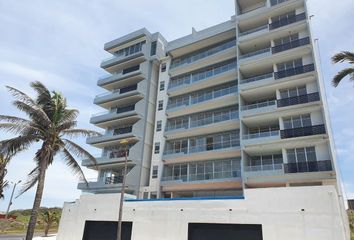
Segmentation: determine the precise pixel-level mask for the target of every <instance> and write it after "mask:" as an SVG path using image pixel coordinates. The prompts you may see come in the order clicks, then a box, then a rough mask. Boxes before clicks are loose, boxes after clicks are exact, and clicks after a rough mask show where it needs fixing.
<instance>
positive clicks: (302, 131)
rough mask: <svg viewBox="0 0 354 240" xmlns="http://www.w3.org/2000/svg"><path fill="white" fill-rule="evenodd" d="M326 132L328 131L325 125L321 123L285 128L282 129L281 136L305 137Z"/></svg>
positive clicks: (284, 137)
mask: <svg viewBox="0 0 354 240" xmlns="http://www.w3.org/2000/svg"><path fill="white" fill-rule="evenodd" d="M325 133H326V128H325V125H324V124H321V125H314V126H308V127H299V128H291V129H284V130H281V131H280V136H281V138H282V139H286V138H296V137H305V136H312V135H318V134H325Z"/></svg>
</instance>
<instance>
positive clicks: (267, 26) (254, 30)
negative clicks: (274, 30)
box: [239, 24, 269, 37]
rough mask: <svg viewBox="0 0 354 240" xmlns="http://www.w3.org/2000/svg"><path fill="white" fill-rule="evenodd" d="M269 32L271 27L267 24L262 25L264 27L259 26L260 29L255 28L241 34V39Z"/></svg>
mask: <svg viewBox="0 0 354 240" xmlns="http://www.w3.org/2000/svg"><path fill="white" fill-rule="evenodd" d="M268 31H269V25H268V24H265V25H262V26H259V27H255V28H252V29H250V30H247V31H244V32H241V33H240V34H239V36H240V37H243V36H247V35H251V34H253V33H258V32H259V33H260V32H262V33H263V32H268Z"/></svg>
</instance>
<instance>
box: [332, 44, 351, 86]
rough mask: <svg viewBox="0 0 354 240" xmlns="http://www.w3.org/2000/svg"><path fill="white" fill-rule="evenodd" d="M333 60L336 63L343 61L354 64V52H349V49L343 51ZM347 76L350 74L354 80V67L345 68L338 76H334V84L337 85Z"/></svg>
mask: <svg viewBox="0 0 354 240" xmlns="http://www.w3.org/2000/svg"><path fill="white" fill-rule="evenodd" d="M332 62H333V63H334V64H335V63H339V62H340V63H342V62H348V63H350V64H354V53H352V52H349V51H343V52H340V53H337V54H336V55H334V56H333V57H332ZM346 76H349V78H350V80H351V81H354V67H349V68H345V69H343V70H342V71H340V72H338V73H337V75H336V76H334V78H333V80H332V85H333V86H334V87H337V86H338V84H339V83H340V82H341V81H342V80H343V78H345V77H346Z"/></svg>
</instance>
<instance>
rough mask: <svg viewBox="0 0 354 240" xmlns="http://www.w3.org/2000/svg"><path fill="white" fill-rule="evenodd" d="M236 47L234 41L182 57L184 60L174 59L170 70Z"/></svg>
mask: <svg viewBox="0 0 354 240" xmlns="http://www.w3.org/2000/svg"><path fill="white" fill-rule="evenodd" d="M235 46H236V40H235V39H232V40H229V41H227V42H224V43H222V44H220V45H217V46H214V47H212V48H209V49H206V50H201V51H199V52H198V53H193V54H191V55H188V56H185V57H182V58H176V59H173V61H172V64H171V67H170V69H174V68H177V67H182V66H185V65H188V64H191V63H193V62H196V61H198V60H200V59H203V58H206V57H209V56H212V55H215V54H217V53H219V52H222V51H224V50H226V49H229V48H233V47H235Z"/></svg>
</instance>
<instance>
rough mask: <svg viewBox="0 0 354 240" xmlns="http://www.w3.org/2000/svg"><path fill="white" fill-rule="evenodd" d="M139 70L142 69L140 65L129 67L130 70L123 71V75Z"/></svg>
mask: <svg viewBox="0 0 354 240" xmlns="http://www.w3.org/2000/svg"><path fill="white" fill-rule="evenodd" d="M139 69H140V65H136V66H133V67H129V68H126V69H123V74H127V73H131V72H134V71H137V70H139Z"/></svg>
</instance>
